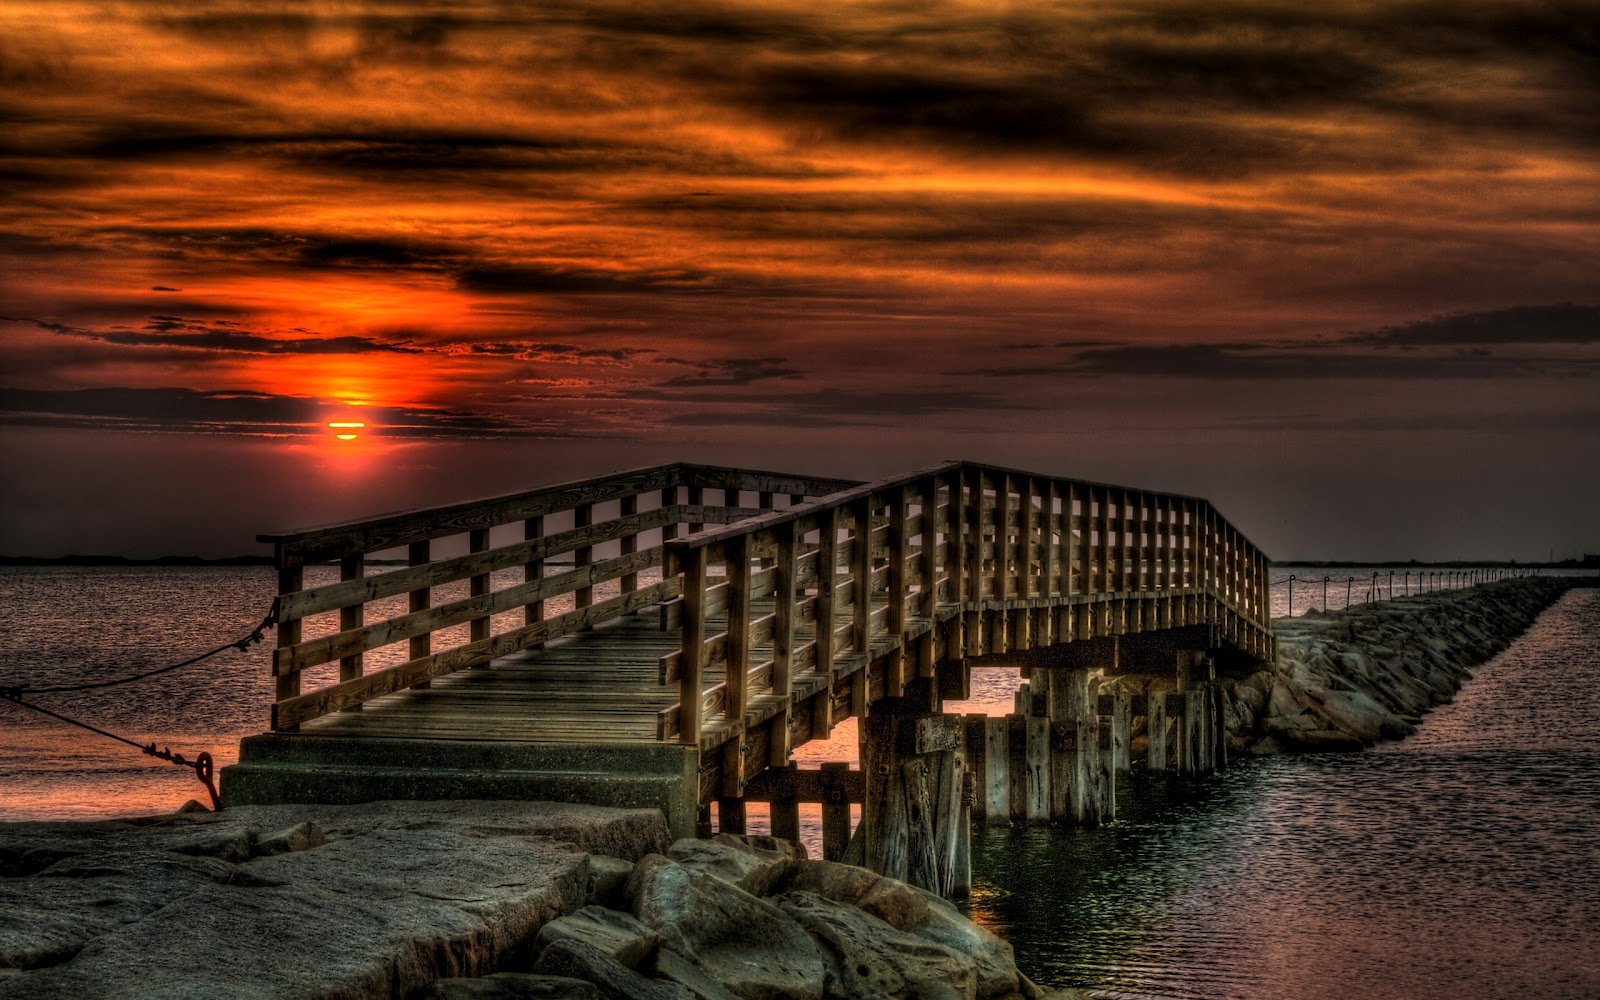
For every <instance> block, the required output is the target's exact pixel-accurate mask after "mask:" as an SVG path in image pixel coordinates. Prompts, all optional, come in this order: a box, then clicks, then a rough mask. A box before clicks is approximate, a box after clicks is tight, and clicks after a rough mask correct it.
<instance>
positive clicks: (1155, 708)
mask: <svg viewBox="0 0 1600 1000" xmlns="http://www.w3.org/2000/svg"><path fill="white" fill-rule="evenodd" d="M1145 712H1146V715H1145V741H1146V751H1145V768H1146V770H1149V771H1151V772H1152V773H1158V772H1163V771H1166V770H1167V765H1168V759H1169V757H1170V753H1169V751H1168V743H1167V696H1166V692H1165V691H1164V690H1157V689H1156V688H1153V687H1152V688H1150V689H1149V693H1148V694H1147V695H1146V697H1145Z"/></svg>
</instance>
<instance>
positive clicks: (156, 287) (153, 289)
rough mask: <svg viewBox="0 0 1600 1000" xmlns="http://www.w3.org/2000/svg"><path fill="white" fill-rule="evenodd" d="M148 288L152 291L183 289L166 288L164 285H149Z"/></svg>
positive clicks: (176, 290)
mask: <svg viewBox="0 0 1600 1000" xmlns="http://www.w3.org/2000/svg"><path fill="white" fill-rule="evenodd" d="M150 290H151V291H152V292H181V291H183V289H181V288H168V287H167V286H166V285H151V286H150Z"/></svg>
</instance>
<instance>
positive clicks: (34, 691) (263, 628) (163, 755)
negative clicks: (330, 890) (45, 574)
mask: <svg viewBox="0 0 1600 1000" xmlns="http://www.w3.org/2000/svg"><path fill="white" fill-rule="evenodd" d="M277 623H278V600H277V598H273V601H272V607H271V608H269V609H267V613H266V616H265V617H263V618H262V619H261V623H260V624H259V625H257V626H256V627H255V628H253V629H251V630H250V633H249V634H248V635H246V636H245V637H244V638H242V639H237V640H235V641H233V642H225V643H223V644H222V645H220V646H218V647H217V648H216V649H210V650H207V651H206V652H204V653H201V654H200V655H198V656H191V657H190V658H189V659H187V660H184V661H182V662H181V663H172V664H169V665H167V666H164V667H157V668H156V669H154V670H146V671H144V672H143V673H138V674H130V675H129V676H127V677H118V678H115V679H113V680H109V681H93V682H91V683H86V684H59V685H53V686H51V687H28V686H27V685H25V684H10V685H0V698H3V699H5V700H6V701H9V702H11V703H12V704H13V705H20V706H21V707H23V708H26V709H30V710H32V711H35V712H38V713H40V714H42V715H48V716H50V717H51V718H52V719H58V720H60V721H61V722H65V723H67V724H68V725H72V726H77V727H78V728H79V729H86V730H88V731H89V732H91V733H95V734H96V735H99V736H104V737H105V738H107V739H111V740H116V741H117V742H118V743H126V744H127V745H128V746H130V747H134V748H135V749H137V750H139V751H141V752H143V753H145V754H148V755H149V756H151V757H156V758H158V759H160V760H164V761H166V762H167V763H169V764H176V765H178V766H179V767H187V768H190V769H191V770H193V771H194V776H195V778H196V779H198V780H199V782H200V783H201V784H202V785H204V786H205V788H206V791H207V792H208V793H210V795H211V808H212V809H214V810H215V809H221V808H222V799H221V797H219V796H218V795H217V785H216V780H215V776H214V771H215V768H214V766H213V764H212V760H211V754H209V753H207V752H205V751H204V750H202V751H201V752H200V753H199V754H198V755H197V756H196V757H195V758H194V759H193V760H190V759H189V758H187V757H185V756H184V755H183V754H181V753H173V752H172V748H171V747H161V748H160V749H157V748H156V744H155V743H154V742H151V743H140V742H138V741H137V740H131V739H129V738H128V737H126V736H119V735H117V734H116V733H113V732H111V731H110V730H106V729H101V728H100V727H99V726H93V725H90V724H89V723H87V722H83V721H81V720H79V719H74V718H72V717H71V716H67V715H62V714H61V713H60V712H57V711H54V710H53V709H49V708H45V707H44V706H43V705H37V704H34V703H33V702H31V701H24V700H23V696H24V695H40V694H71V693H76V692H79V691H95V690H99V689H100V688H109V687H117V686H118V685H122V684H132V683H133V682H134V681H142V680H145V679H147V678H150V677H157V676H160V675H161V674H167V673H171V672H172V671H174V670H180V669H182V668H184V667H191V666H194V665H195V664H196V663H201V662H203V661H205V660H209V659H211V658H212V657H213V656H216V655H218V654H219V653H224V652H226V651H228V650H230V649H237V650H239V651H240V652H244V651H245V650H247V649H249V648H250V647H251V646H253V645H255V644H256V643H258V642H260V641H262V640H263V639H265V638H266V632H267V630H268V629H270V628H272V627H273V626H274V625H276V624H277Z"/></svg>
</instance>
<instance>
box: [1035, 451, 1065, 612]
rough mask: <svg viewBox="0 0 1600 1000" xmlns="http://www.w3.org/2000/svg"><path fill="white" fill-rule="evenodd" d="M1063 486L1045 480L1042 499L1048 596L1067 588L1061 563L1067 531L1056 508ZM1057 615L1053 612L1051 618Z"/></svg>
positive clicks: (1045, 590) (1043, 543)
mask: <svg viewBox="0 0 1600 1000" xmlns="http://www.w3.org/2000/svg"><path fill="white" fill-rule="evenodd" d="M1061 502H1062V501H1061V487H1060V485H1059V484H1058V483H1057V482H1056V481H1055V480H1054V479H1047V480H1045V484H1044V499H1043V500H1041V501H1040V504H1041V506H1042V507H1043V511H1042V512H1043V514H1044V531H1043V532H1042V533H1041V535H1040V538H1039V543H1040V544H1041V545H1043V546H1044V586H1043V592H1044V594H1045V596H1047V597H1059V596H1061V593H1062V592H1063V591H1064V590H1065V589H1066V579H1065V576H1066V570H1065V569H1064V568H1063V567H1062V565H1061V542H1060V541H1058V539H1059V538H1060V537H1061V535H1063V534H1064V533H1065V532H1066V528H1065V527H1064V525H1063V517H1062V514H1061V512H1060V511H1058V510H1057V509H1056V508H1058V507H1060V506H1061ZM1054 617H1055V616H1054V615H1053V614H1052V615H1051V618H1054Z"/></svg>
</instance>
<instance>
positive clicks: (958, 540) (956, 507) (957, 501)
mask: <svg viewBox="0 0 1600 1000" xmlns="http://www.w3.org/2000/svg"><path fill="white" fill-rule="evenodd" d="M965 474H966V469H965V467H961V468H957V469H956V470H955V471H954V472H952V473H951V474H950V481H949V487H950V499H949V501H948V506H949V508H950V509H949V510H948V511H947V512H946V515H945V517H946V521H945V529H944V530H945V537H946V538H947V539H948V540H949V543H950V544H949V551H948V552H946V553H945V564H944V565H945V575H946V576H948V577H949V578H950V600H951V601H953V602H954V603H956V604H965V603H966V600H967V554H966V544H967V543H966V534H967V532H966V527H967V499H966V490H965V488H964V486H963V477H964V476H965ZM934 600H935V601H936V602H937V601H938V595H937V594H935V595H934Z"/></svg>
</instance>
